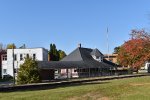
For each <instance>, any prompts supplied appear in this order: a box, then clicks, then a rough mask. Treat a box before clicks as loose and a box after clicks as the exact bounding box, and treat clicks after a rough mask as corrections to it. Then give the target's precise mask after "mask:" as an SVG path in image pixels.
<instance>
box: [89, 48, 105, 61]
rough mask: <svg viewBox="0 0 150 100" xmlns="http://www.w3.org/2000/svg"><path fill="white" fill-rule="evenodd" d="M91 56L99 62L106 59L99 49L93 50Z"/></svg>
mask: <svg viewBox="0 0 150 100" xmlns="http://www.w3.org/2000/svg"><path fill="white" fill-rule="evenodd" d="M91 56H92V57H93V58H94V59H95V60H97V61H99V62H101V61H103V57H104V55H103V54H102V53H101V52H100V51H99V50H98V49H97V48H96V49H93V51H92V52H91Z"/></svg>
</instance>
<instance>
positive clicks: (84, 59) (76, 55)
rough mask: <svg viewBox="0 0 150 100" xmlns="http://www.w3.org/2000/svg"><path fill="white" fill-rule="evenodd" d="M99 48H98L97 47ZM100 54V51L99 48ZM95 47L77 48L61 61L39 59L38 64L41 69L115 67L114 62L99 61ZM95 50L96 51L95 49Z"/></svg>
mask: <svg viewBox="0 0 150 100" xmlns="http://www.w3.org/2000/svg"><path fill="white" fill-rule="evenodd" d="M97 50H98V49H97ZM97 50H96V52H98V54H99V53H100V51H99V50H98V51H97ZM92 51H93V49H89V48H81V47H79V48H77V49H75V50H74V51H73V52H71V53H70V54H69V55H68V56H66V57H65V58H63V59H62V60H61V61H49V62H47V61H38V65H39V67H40V68H41V69H54V68H98V67H101V68H110V67H115V65H114V64H112V63H110V62H109V61H108V62H107V61H105V60H104V61H105V62H98V61H96V60H95V59H94V58H93V57H92V56H91V52H92ZM94 52H95V51H94Z"/></svg>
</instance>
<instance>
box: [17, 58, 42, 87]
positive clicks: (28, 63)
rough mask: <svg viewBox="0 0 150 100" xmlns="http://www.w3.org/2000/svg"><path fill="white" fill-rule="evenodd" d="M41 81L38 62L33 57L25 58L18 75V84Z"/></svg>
mask: <svg viewBox="0 0 150 100" xmlns="http://www.w3.org/2000/svg"><path fill="white" fill-rule="evenodd" d="M38 82H40V74H39V69H38V65H37V62H36V61H35V60H32V58H25V62H24V63H23V64H22V65H20V69H19V71H18V75H17V84H29V83H38Z"/></svg>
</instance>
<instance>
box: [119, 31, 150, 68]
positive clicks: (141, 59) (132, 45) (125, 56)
mask: <svg viewBox="0 0 150 100" xmlns="http://www.w3.org/2000/svg"><path fill="white" fill-rule="evenodd" d="M130 35H131V38H130V39H129V40H128V41H126V42H125V43H124V44H123V45H122V46H121V47H120V50H119V52H118V54H119V55H118V61H119V63H120V64H121V65H124V66H128V65H129V66H131V67H133V68H136V69H137V70H138V69H140V67H142V66H143V65H144V63H145V61H150V35H149V34H148V33H147V32H146V31H145V30H132V33H131V34H130Z"/></svg>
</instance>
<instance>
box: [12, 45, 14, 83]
mask: <svg viewBox="0 0 150 100" xmlns="http://www.w3.org/2000/svg"><path fill="white" fill-rule="evenodd" d="M12 58H13V60H12V61H13V84H14V85H15V64H14V44H13V46H12Z"/></svg>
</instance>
